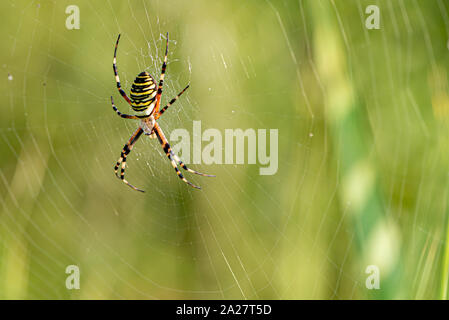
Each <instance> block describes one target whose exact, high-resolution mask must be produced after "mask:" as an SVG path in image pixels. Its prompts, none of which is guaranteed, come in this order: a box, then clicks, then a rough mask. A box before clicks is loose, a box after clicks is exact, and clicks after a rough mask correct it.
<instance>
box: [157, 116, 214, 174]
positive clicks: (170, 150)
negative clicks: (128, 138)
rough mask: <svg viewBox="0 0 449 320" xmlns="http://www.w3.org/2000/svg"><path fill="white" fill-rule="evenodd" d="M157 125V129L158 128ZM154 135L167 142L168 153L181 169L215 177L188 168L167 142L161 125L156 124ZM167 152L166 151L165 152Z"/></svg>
mask: <svg viewBox="0 0 449 320" xmlns="http://www.w3.org/2000/svg"><path fill="white" fill-rule="evenodd" d="M156 125H157V127H156ZM153 133H155V134H156V136H157V137H158V139H159V141H161V140H163V141H165V143H166V144H167V145H168V151H169V152H170V155H171V156H172V158H173V159H174V160H175V161H176V162H177V163H179V165H180V166H181V168H183V169H184V170H186V171H188V172H190V173H194V174H197V175H200V176H203V177H215V175H213V174H205V173H201V172H198V171H195V170H192V169H190V168H188V167H187V166H186V165H185V163H184V162H182V161H181V159H180V158H179V157H178V156H177V155H176V154H175V153H174V152H173V150H172V149H171V147H170V144H169V143H168V141H167V138H166V137H165V135H164V132H163V131H162V129H161V127H159V125H158V124H157V123H156V124H155V129H154V130H153ZM159 137H160V138H159ZM164 151H165V150H164Z"/></svg>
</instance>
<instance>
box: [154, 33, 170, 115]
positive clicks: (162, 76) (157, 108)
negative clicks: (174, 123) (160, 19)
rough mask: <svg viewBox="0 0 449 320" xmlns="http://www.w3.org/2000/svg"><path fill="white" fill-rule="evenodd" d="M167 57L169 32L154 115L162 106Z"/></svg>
mask: <svg viewBox="0 0 449 320" xmlns="http://www.w3.org/2000/svg"><path fill="white" fill-rule="evenodd" d="M167 56H168V32H167V41H166V43H165V56H164V63H163V64H162V71H161V77H160V80H159V86H158V88H157V94H156V106H155V107H154V111H153V113H154V114H158V113H159V106H160V104H161V95H162V87H163V85H164V78H165V71H166V70H167Z"/></svg>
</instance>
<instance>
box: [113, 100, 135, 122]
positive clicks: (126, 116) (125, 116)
mask: <svg viewBox="0 0 449 320" xmlns="http://www.w3.org/2000/svg"><path fill="white" fill-rule="evenodd" d="M111 103H112V109H114V111H115V112H116V113H117V114H118V115H119V116H120V117H122V118H124V119H139V118H138V117H137V116H132V115H129V114H123V113H121V112H120V111H118V109H117V107H116V106H115V104H114V99H113V98H112V96H111Z"/></svg>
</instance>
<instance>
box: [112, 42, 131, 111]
mask: <svg viewBox="0 0 449 320" xmlns="http://www.w3.org/2000/svg"><path fill="white" fill-rule="evenodd" d="M119 40H120V34H119V35H118V38H117V42H116V43H115V49H114V60H113V62H112V69H114V75H115V82H117V89H118V91H119V92H120V94H121V95H122V97H123V98H124V99H125V100H126V102H128V103H129V105H131V100H130V99H129V98H128V96H127V95H126V93H125V91H123V89H122V86H121V84H120V78H119V77H118V71H117V47H118V42H119Z"/></svg>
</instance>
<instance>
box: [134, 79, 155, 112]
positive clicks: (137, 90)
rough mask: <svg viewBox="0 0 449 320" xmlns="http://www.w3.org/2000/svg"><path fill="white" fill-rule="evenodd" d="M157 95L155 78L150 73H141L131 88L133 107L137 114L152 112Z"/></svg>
mask: <svg viewBox="0 0 449 320" xmlns="http://www.w3.org/2000/svg"><path fill="white" fill-rule="evenodd" d="M156 93H157V88H156V83H155V82H154V79H153V77H152V76H151V75H150V74H149V73H148V72H141V73H139V75H138V76H137V77H136V80H134V82H133V85H132V87H131V94H130V99H131V107H132V108H133V110H134V111H137V112H145V111H147V110H148V111H150V112H151V110H153V108H154V105H155V103H156Z"/></svg>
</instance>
